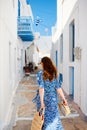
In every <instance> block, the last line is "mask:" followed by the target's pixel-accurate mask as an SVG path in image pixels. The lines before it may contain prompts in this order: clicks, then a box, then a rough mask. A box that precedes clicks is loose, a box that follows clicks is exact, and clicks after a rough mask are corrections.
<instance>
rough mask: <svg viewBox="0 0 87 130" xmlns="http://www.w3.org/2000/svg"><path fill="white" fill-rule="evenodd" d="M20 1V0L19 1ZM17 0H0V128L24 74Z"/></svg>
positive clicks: (9, 110)
mask: <svg viewBox="0 0 87 130" xmlns="http://www.w3.org/2000/svg"><path fill="white" fill-rule="evenodd" d="M20 2H21V1H20ZM17 17H18V0H7V1H6V0H1V1H0V130H3V129H4V128H6V126H7V125H8V124H9V122H10V119H11V114H12V111H13V110H14V104H12V102H13V98H14V94H15V91H16V88H17V86H18V83H19V81H20V80H21V78H22V77H23V76H24V74H23V66H24V65H25V44H24V42H23V41H22V40H21V37H18V34H17Z"/></svg>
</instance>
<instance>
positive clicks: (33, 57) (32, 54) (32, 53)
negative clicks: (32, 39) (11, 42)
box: [26, 43, 39, 67]
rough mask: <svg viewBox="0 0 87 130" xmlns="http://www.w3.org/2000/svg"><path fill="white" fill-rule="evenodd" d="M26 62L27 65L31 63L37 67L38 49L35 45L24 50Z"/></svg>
mask: <svg viewBox="0 0 87 130" xmlns="http://www.w3.org/2000/svg"><path fill="white" fill-rule="evenodd" d="M26 60H27V64H29V63H30V62H32V63H33V65H34V67H35V66H38V63H39V49H38V47H37V46H36V45H35V43H32V44H31V45H30V46H29V47H27V49H26Z"/></svg>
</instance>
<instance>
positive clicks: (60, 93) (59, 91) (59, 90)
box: [57, 88, 68, 105]
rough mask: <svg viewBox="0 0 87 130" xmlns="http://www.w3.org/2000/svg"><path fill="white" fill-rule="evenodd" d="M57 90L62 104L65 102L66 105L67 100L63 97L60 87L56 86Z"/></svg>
mask: <svg viewBox="0 0 87 130" xmlns="http://www.w3.org/2000/svg"><path fill="white" fill-rule="evenodd" d="M57 92H58V94H59V95H60V96H61V98H62V100H63V102H64V104H65V105H68V104H67V100H66V99H65V96H64V93H63V90H62V88H58V89H57Z"/></svg>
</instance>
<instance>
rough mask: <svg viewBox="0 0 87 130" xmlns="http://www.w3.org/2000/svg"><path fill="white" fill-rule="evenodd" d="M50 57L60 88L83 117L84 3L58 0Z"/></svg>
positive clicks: (86, 65)
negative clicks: (77, 107) (73, 102)
mask: <svg viewBox="0 0 87 130" xmlns="http://www.w3.org/2000/svg"><path fill="white" fill-rule="evenodd" d="M57 6H58V8H57V9H58V10H57V18H58V20H57V25H56V30H57V31H55V33H54V35H53V36H52V43H53V44H52V51H51V57H52V59H55V60H54V62H55V64H56V65H57V67H58V70H59V72H61V73H62V74H63V88H64V90H65V91H66V92H67V93H68V94H70V95H72V97H73V99H74V101H75V102H76V103H77V104H78V105H79V106H80V108H81V110H82V111H83V113H85V114H86V115H87V101H86V99H87V36H86V34H87V14H86V12H87V0H73V1H72V0H58V1H57Z"/></svg>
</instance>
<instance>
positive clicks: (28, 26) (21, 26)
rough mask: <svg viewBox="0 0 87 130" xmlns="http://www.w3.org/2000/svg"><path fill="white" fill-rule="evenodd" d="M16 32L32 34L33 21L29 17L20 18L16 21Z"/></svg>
mask: <svg viewBox="0 0 87 130" xmlns="http://www.w3.org/2000/svg"><path fill="white" fill-rule="evenodd" d="M17 29H18V32H33V21H32V18H31V17H28V16H25V17H23V16H21V17H18V19H17Z"/></svg>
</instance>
